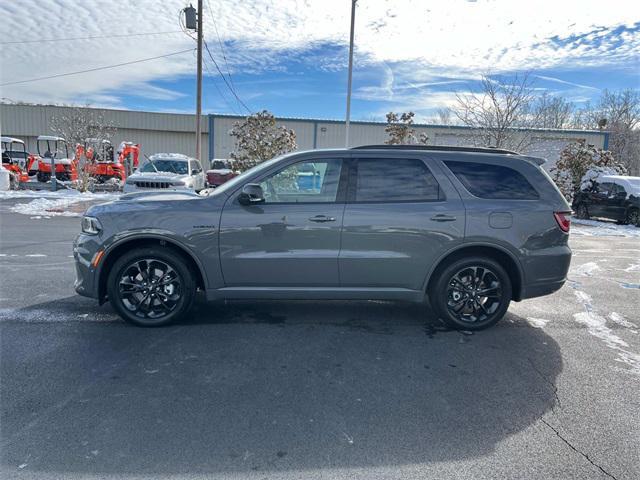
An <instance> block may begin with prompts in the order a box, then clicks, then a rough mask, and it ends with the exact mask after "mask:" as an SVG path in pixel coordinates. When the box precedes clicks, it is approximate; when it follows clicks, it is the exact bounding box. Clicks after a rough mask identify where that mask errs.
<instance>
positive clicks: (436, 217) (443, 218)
mask: <svg viewBox="0 0 640 480" xmlns="http://www.w3.org/2000/svg"><path fill="white" fill-rule="evenodd" d="M431 220H433V221H434V222H454V221H455V220H456V217H454V216H452V215H445V214H443V213H439V214H438V215H434V216H433V217H431Z"/></svg>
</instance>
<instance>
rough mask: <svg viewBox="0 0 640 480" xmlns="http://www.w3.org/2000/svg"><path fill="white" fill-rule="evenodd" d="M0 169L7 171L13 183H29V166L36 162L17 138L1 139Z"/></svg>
mask: <svg viewBox="0 0 640 480" xmlns="http://www.w3.org/2000/svg"><path fill="white" fill-rule="evenodd" d="M0 140H1V141H2V167H3V168H5V169H6V170H9V171H10V172H11V173H12V175H11V177H12V181H13V182H28V181H29V173H28V172H29V166H30V165H31V164H33V163H34V162H36V161H37V159H36V157H35V156H34V155H31V154H29V152H27V149H26V147H25V145H24V142H23V141H22V140H20V139H19V138H13V137H2V138H1V139H0Z"/></svg>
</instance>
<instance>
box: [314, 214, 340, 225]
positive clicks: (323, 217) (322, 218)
mask: <svg viewBox="0 0 640 480" xmlns="http://www.w3.org/2000/svg"><path fill="white" fill-rule="evenodd" d="M309 221H311V222H317V223H324V222H335V221H336V219H335V218H333V217H327V216H326V215H316V216H315V217H309Z"/></svg>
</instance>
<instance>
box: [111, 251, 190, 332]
mask: <svg viewBox="0 0 640 480" xmlns="http://www.w3.org/2000/svg"><path fill="white" fill-rule="evenodd" d="M165 267H168V269H165ZM194 279H195V274H194V272H192V271H191V269H190V268H189V264H188V263H187V261H186V260H185V259H184V258H183V256H182V255H180V254H179V253H177V252H175V251H173V250H169V249H165V248H161V247H150V248H138V249H135V250H132V251H130V252H127V253H126V254H124V255H122V256H121V257H120V258H118V259H117V260H116V261H115V263H114V264H113V266H112V268H111V270H110V272H109V276H108V278H107V295H108V297H109V302H110V303H111V305H112V306H113V308H114V309H115V310H116V312H118V314H119V315H120V316H121V317H122V318H123V319H124V320H125V321H126V322H128V323H131V324H134V325H137V326H140V327H160V326H164V325H169V324H170V323H173V322H175V321H177V320H180V319H181V318H183V317H184V316H185V315H186V314H187V313H188V312H189V311H190V310H191V307H192V305H193V301H194V298H195V293H196V283H195V280H194Z"/></svg>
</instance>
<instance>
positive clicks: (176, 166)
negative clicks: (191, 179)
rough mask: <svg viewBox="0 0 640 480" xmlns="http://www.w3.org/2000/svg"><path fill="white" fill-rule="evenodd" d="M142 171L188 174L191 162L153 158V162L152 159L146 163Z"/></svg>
mask: <svg viewBox="0 0 640 480" xmlns="http://www.w3.org/2000/svg"><path fill="white" fill-rule="evenodd" d="M154 167H155V168H154ZM140 171H141V172H145V173H155V172H156V171H158V172H165V173H177V174H179V175H187V174H188V173H189V164H188V163H187V162H186V161H184V160H167V159H159V160H153V162H152V161H151V160H150V161H149V162H147V163H145V164H144V166H143V167H142V168H141V169H140Z"/></svg>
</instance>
